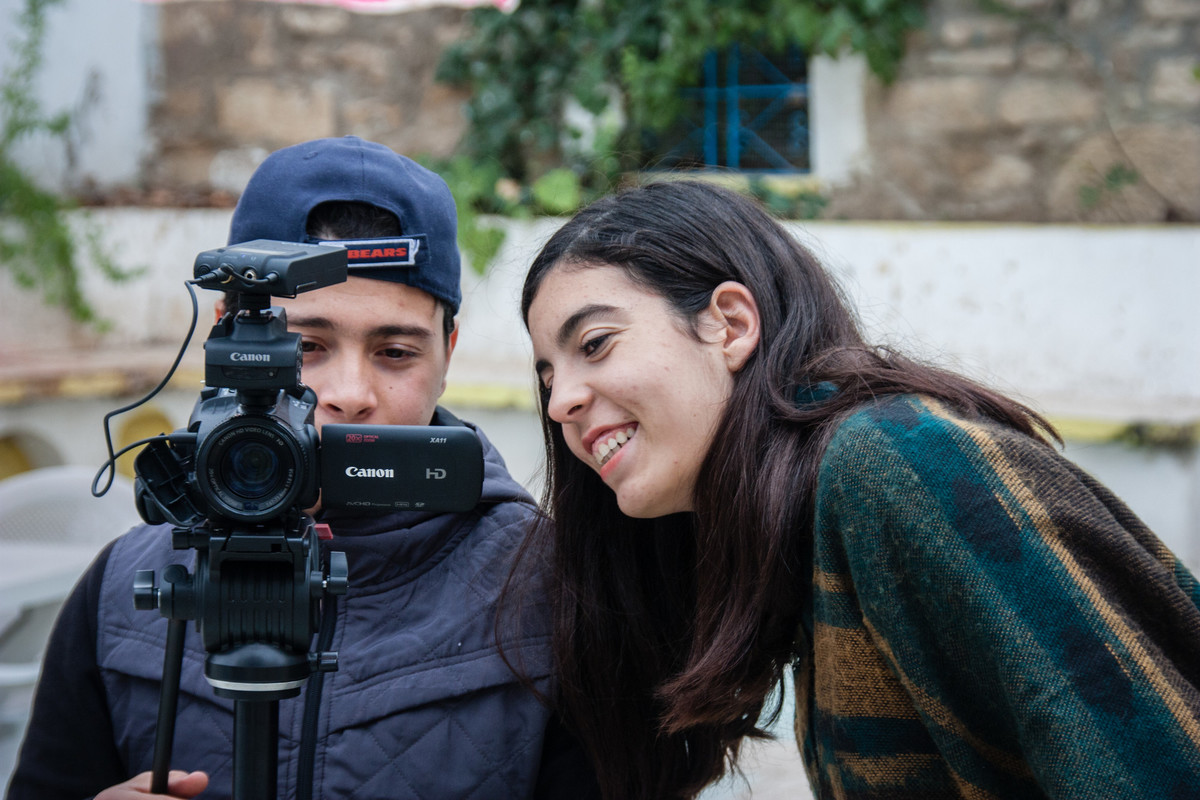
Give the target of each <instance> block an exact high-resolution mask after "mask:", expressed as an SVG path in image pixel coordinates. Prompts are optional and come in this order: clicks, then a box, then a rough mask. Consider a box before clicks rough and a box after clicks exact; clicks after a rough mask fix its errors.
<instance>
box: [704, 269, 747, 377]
mask: <svg viewBox="0 0 1200 800" xmlns="http://www.w3.org/2000/svg"><path fill="white" fill-rule="evenodd" d="M708 312H709V315H710V317H711V318H712V319H713V320H715V321H716V322H717V324H718V334H719V338H718V340H717V341H718V342H719V343H720V344H721V349H722V353H723V354H724V356H725V364H726V365H727V366H728V367H729V371H730V372H737V371H738V370H740V369H741V368H742V367H743V366H744V365H745V363H746V361H747V360H748V359H749V358H750V356H751V355H752V354H753V353H754V351H755V350H756V349H757V348H758V340H759V333H760V326H759V322H760V320H759V316H758V303H757V302H755V300H754V295H753V294H751V293H750V290H749V289H748V288H746V286H745V285H743V284H740V283H737V282H736V281H725V282H724V283H722V284H721V285H720V286H718V287H717V288H716V289H713V293H712V299H711V300H710V301H709V304H708Z"/></svg>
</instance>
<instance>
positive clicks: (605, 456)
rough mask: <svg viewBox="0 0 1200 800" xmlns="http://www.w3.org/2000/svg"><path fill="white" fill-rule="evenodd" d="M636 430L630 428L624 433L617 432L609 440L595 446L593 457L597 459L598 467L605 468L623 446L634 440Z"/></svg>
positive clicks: (603, 440) (601, 441)
mask: <svg viewBox="0 0 1200 800" xmlns="http://www.w3.org/2000/svg"><path fill="white" fill-rule="evenodd" d="M634 430H636V429H635V428H634V427H633V426H630V427H628V428H626V429H625V430H623V431H617V432H616V433H614V434H612V435H611V436H609V437H608V438H607V439H602V440H600V441H599V442H597V443H596V444H595V445H593V449H592V456H593V457H594V458H595V459H596V464H597V466H601V467H603V466H604V464H605V463H606V462H607V461H608V460H609V459H610V458H612V457H613V454H614V453H616V452H617V451H618V450H620V449H621V446H622V445H624V444H625V443H626V442H628V441H629V440H630V439H632V438H633V432H634Z"/></svg>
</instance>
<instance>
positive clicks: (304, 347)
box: [300, 342, 317, 353]
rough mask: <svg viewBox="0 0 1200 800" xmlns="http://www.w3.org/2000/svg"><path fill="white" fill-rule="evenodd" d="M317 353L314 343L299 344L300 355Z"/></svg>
mask: <svg viewBox="0 0 1200 800" xmlns="http://www.w3.org/2000/svg"><path fill="white" fill-rule="evenodd" d="M316 351H317V343H316V342H300V352H301V353H315V352H316Z"/></svg>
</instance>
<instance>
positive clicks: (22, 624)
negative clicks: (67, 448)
mask: <svg viewBox="0 0 1200 800" xmlns="http://www.w3.org/2000/svg"><path fill="white" fill-rule="evenodd" d="M95 474H96V470H95V469H94V468H91V467H85V466H77V465H67V466H59V467H45V468H42V469H36V470H32V471H30V472H24V473H21V474H19V475H14V476H12V477H10V478H6V479H4V480H2V481H0V778H3V780H0V785H3V783H7V774H8V770H9V769H11V766H12V760H13V759H14V758H15V755H16V743H18V742H19V741H20V740H21V737H22V736H23V735H24V731H25V724H26V722H27V721H28V715H29V707H30V702H31V701H32V697H33V686H34V684H35V683H36V682H37V677H38V673H39V672H40V669H41V658H42V653H43V651H44V650H45V647H46V641H47V639H48V638H49V635H50V629H51V627H52V626H53V624H54V620H55V618H56V617H57V615H58V611H59V608H60V607H61V606H62V603H63V601H64V600H65V599H66V597H67V594H68V593H69V592H70V591H71V587H72V586H74V584H75V582H76V581H77V580H78V579H79V576H80V575H81V574H82V573H83V571H84V570H85V569H86V568H87V565H88V564H90V563H91V561H92V559H93V558H95V556H96V554H97V553H98V552H100V550H101V548H103V547H104V545H105V544H107V543H108V542H109V541H111V540H112V539H113V538H115V537H116V536H118V535H120V534H121V533H123V532H124V531H126V530H128V529H129V528H130V527H132V526H133V525H135V524H137V523H138V522H139V518H138V515H137V510H136V509H135V507H134V504H133V485H132V484H131V483H130V482H129V481H128V480H127V479H125V478H123V477H120V476H117V477H116V478H115V479H114V481H113V485H112V487H111V488H110V489H109V491H108V493H107V494H105V495H104V496H103V497H100V498H96V497H93V496H92V493H91V487H92V478H93V477H94V476H95ZM130 591H131V592H132V589H131V590H130ZM130 597H131V598H132V594H131V595H130ZM130 602H132V600H131V601H130ZM5 762H6V763H5Z"/></svg>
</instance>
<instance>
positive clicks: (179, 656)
mask: <svg viewBox="0 0 1200 800" xmlns="http://www.w3.org/2000/svg"><path fill="white" fill-rule="evenodd" d="M186 626H187V620H182V619H170V620H168V621H167V648H166V652H165V653H164V654H163V677H162V686H160V687H159V697H158V728H157V729H156V730H155V734H154V765H153V773H152V776H151V780H150V791H151V792H153V793H154V794H166V793H167V773H168V772H169V771H170V769H171V751H172V750H173V749H174V747H175V712H176V709H177V707H178V705H179V676H180V673H181V672H182V671H183V638H184V635H185V634H186V632H187V627H186Z"/></svg>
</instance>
